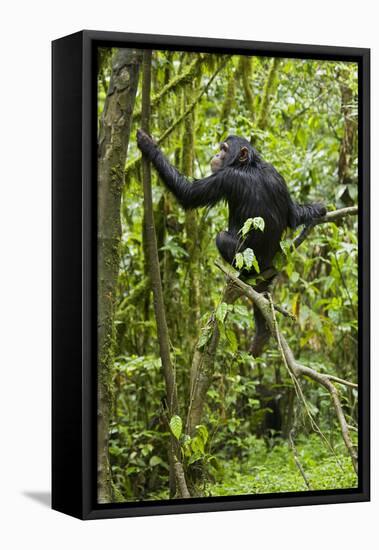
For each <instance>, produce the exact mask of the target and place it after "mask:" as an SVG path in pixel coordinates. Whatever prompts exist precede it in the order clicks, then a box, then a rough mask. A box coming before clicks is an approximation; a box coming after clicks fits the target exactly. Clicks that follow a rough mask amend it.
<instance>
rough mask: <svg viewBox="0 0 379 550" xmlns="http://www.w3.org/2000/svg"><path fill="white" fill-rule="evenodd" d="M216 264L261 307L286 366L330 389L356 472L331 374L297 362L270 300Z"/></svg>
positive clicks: (217, 262)
mask: <svg viewBox="0 0 379 550" xmlns="http://www.w3.org/2000/svg"><path fill="white" fill-rule="evenodd" d="M215 264H216V266H217V267H218V268H219V269H221V271H222V272H223V273H224V274H225V275H226V276H227V277H228V279H229V280H231V281H232V282H233V283H234V284H235V285H237V286H238V287H239V288H240V289H241V291H242V293H243V294H244V295H245V296H247V297H248V298H249V299H250V300H251V301H252V302H253V303H254V304H255V305H256V306H257V307H258V308H259V309H260V311H261V313H262V315H263V317H264V318H265V321H266V323H267V325H268V327H269V329H270V331H271V333H272V334H273V335H274V336H276V335H278V344H279V346H280V348H281V351H282V353H283V356H284V361H285V364H286V366H288V368H289V370H290V372H291V373H292V374H293V376H294V377H295V378H296V379H297V378H298V377H299V376H303V377H304V376H305V377H308V378H311V379H312V380H314V381H315V382H317V383H318V384H320V385H322V386H324V388H326V389H327V390H328V392H329V394H330V397H331V400H332V403H333V406H334V409H335V412H336V416H337V419H338V422H339V424H340V428H341V433H342V438H343V440H344V443H345V446H346V448H347V450H348V453H349V455H350V458H351V461H352V463H353V467H354V470H355V472H358V465H357V454H356V452H355V449H354V445H353V443H352V440H351V438H350V434H349V429H348V424H347V422H346V419H345V415H344V412H343V409H342V405H341V401H340V399H339V396H338V391H337V389H336V388H335V386H334V385H333V384H332V382H331V378H330V376H331V375H327V374H321V373H319V372H317V371H316V370H314V369H312V368H310V367H306V366H304V365H301V364H300V363H297V361H296V360H295V357H294V355H293V353H292V350H291V348H290V347H289V345H288V343H287V341H286V339H285V338H284V336H283V334H282V333H281V332H280V331H279V329H277V328H276V326H275V318H274V316H273V315H272V314H271V311H270V308H271V306H270V301H269V300H267V299H266V298H265V297H264V296H263V295H262V294H259V293H258V292H257V291H256V290H254V289H253V288H251V287H250V286H249V285H247V284H245V283H244V282H243V281H241V280H240V279H239V278H238V277H237V276H236V275H234V274H233V273H231V272H230V271H229V270H228V269H226V268H225V267H224V266H223V265H222V264H221V263H220V262H219V261H216V262H215ZM317 431H319V430H317Z"/></svg>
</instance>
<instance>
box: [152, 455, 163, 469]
mask: <svg viewBox="0 0 379 550" xmlns="http://www.w3.org/2000/svg"><path fill="white" fill-rule="evenodd" d="M161 462H162V459H161V458H159V456H152V457H151V458H150V460H149V466H150V468H154V466H158V464H161Z"/></svg>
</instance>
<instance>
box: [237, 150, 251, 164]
mask: <svg viewBox="0 0 379 550" xmlns="http://www.w3.org/2000/svg"><path fill="white" fill-rule="evenodd" d="M248 160H249V149H248V148H247V147H241V151H240V156H239V161H240V162H247V161H248Z"/></svg>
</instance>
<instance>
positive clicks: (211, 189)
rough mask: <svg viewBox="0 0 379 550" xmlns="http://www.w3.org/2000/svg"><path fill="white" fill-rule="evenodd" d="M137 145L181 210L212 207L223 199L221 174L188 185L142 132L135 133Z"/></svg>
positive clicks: (223, 188)
mask: <svg viewBox="0 0 379 550" xmlns="http://www.w3.org/2000/svg"><path fill="white" fill-rule="evenodd" d="M137 143H138V147H139V148H140V149H141V151H142V153H143V155H145V156H146V157H147V158H148V159H149V160H151V162H152V163H153V165H154V166H155V168H156V170H157V172H158V174H159V175H160V177H161V178H162V180H163V181H164V183H165V185H166V186H167V187H168V189H170V191H172V193H173V194H174V195H175V197H176V198H177V199H178V201H179V202H180V204H181V205H182V206H183V208H186V209H187V208H197V207H199V206H212V205H214V204H216V203H217V202H218V201H220V200H222V199H223V198H224V197H225V185H224V183H223V178H222V176H221V174H212V175H210V176H209V177H207V178H204V179H201V180H196V181H194V182H193V183H190V182H189V181H188V180H187V179H186V178H185V177H184V176H183V175H182V174H180V172H179V171H178V170H177V169H176V168H174V166H172V164H171V163H170V162H169V161H168V160H167V158H166V157H165V156H164V154H163V153H162V151H161V150H160V149H159V147H158V146H157V145H156V144H155V142H154V141H153V139H152V138H151V137H150V136H148V135H147V134H146V133H145V132H143V131H142V130H138V131H137Z"/></svg>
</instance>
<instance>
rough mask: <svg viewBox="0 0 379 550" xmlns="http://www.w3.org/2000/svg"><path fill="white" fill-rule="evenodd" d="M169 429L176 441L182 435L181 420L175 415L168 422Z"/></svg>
mask: <svg viewBox="0 0 379 550" xmlns="http://www.w3.org/2000/svg"><path fill="white" fill-rule="evenodd" d="M170 429H171V431H172V434H173V435H174V437H176V439H179V437H180V436H181V434H182V429H183V423H182V419H181V418H180V416H178V415H177V414H176V415H174V416H173V417H172V418H171V420H170Z"/></svg>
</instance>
